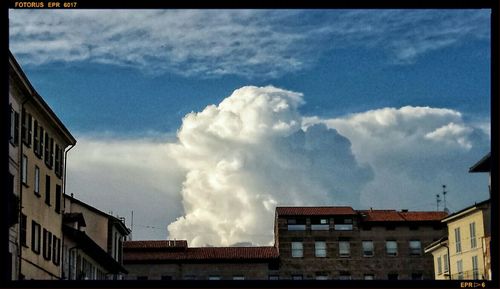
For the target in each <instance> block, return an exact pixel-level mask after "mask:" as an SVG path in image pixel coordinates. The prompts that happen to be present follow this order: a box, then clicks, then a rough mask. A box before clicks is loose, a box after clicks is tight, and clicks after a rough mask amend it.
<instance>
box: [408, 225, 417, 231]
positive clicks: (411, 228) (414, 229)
mask: <svg viewBox="0 0 500 289" xmlns="http://www.w3.org/2000/svg"><path fill="white" fill-rule="evenodd" d="M410 230H411V231H417V230H418V226H417V225H410Z"/></svg>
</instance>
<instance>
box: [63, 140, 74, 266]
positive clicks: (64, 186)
mask: <svg viewBox="0 0 500 289" xmlns="http://www.w3.org/2000/svg"><path fill="white" fill-rule="evenodd" d="M74 146H75V145H71V147H70V148H69V149H67V150H65V151H64V160H63V161H64V177H63V195H62V201H63V202H62V203H63V210H62V213H63V215H64V213H65V212H66V197H65V195H66V158H67V157H68V152H69V151H70V150H71V149H72V148H73V147H74ZM70 212H71V208H70ZM61 233H62V232H61ZM61 239H62V247H63V250H62V254H61V255H62V256H61V258H62V260H64V233H62V234H61ZM74 248H76V247H73V248H71V249H70V250H69V251H68V254H70V253H71V250H72V249H74ZM68 269H69V268H68ZM68 272H69V270H68Z"/></svg>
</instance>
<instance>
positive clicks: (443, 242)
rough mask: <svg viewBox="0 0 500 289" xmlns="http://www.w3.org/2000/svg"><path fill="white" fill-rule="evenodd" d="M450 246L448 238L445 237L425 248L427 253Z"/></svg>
mask: <svg viewBox="0 0 500 289" xmlns="http://www.w3.org/2000/svg"><path fill="white" fill-rule="evenodd" d="M447 245H448V236H443V237H441V238H439V239H438V240H436V241H434V242H432V243H430V244H429V245H427V246H426V247H425V248H424V251H425V253H428V252H432V251H434V250H436V249H438V248H440V247H442V246H444V247H446V246H447Z"/></svg>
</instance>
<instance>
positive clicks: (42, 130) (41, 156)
mask: <svg viewBox="0 0 500 289" xmlns="http://www.w3.org/2000/svg"><path fill="white" fill-rule="evenodd" d="M43 134H44V129H43V127H40V147H39V151H40V154H39V155H38V157H39V158H40V159H43V149H44V146H43Z"/></svg>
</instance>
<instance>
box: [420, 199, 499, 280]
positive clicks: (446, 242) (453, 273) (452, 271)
mask: <svg viewBox="0 0 500 289" xmlns="http://www.w3.org/2000/svg"><path fill="white" fill-rule="evenodd" d="M490 214H491V209H490V201H489V200H486V201H483V202H480V203H477V204H474V205H472V206H469V207H467V208H464V209H462V210H460V211H458V212H456V213H453V214H451V215H449V216H448V217H446V218H444V219H443V220H442V222H443V223H445V224H446V225H447V227H448V235H447V236H445V237H443V239H442V240H440V241H438V242H434V243H432V244H430V245H429V246H428V247H426V248H425V252H426V253H431V254H432V256H433V258H434V267H435V272H436V273H435V279H437V280H443V279H444V280H446V279H450V280H485V279H488V280H491V268H489V267H488V266H487V264H489V250H488V249H489V242H490V234H491V233H490V232H491V224H490V220H491V216H490Z"/></svg>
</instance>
